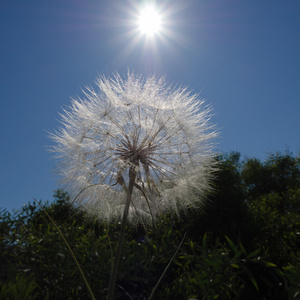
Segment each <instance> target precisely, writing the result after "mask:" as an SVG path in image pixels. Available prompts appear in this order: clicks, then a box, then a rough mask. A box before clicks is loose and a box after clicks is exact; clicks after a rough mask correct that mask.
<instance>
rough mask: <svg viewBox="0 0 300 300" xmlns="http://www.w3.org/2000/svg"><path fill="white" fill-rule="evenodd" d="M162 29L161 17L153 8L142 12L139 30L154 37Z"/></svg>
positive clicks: (147, 8) (149, 7) (150, 7)
mask: <svg viewBox="0 0 300 300" xmlns="http://www.w3.org/2000/svg"><path fill="white" fill-rule="evenodd" d="M160 28H161V18H160V15H159V14H158V12H157V11H156V10H155V9H154V8H153V7H152V6H148V7H146V8H145V9H144V10H142V11H141V13H140V16H139V29H140V31H141V32H142V33H143V34H147V35H153V34H155V33H158V32H159V30H160Z"/></svg>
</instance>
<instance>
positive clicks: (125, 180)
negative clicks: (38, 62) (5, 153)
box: [52, 74, 216, 224]
mask: <svg viewBox="0 0 300 300" xmlns="http://www.w3.org/2000/svg"><path fill="white" fill-rule="evenodd" d="M96 86H97V89H98V90H97V91H95V90H94V89H93V88H87V89H86V90H85V91H84V95H85V98H84V99H77V100H74V99H73V100H72V103H71V107H70V108H69V110H65V111H64V114H62V115H61V117H62V125H63V126H62V128H60V129H59V131H58V132H56V133H54V134H53V135H52V139H53V141H54V142H55V146H54V147H53V150H54V151H55V152H56V153H57V158H58V159H59V164H58V168H59V173H60V175H61V177H62V180H63V183H64V184H65V185H66V187H67V189H68V190H69V191H70V193H71V196H73V198H74V199H75V200H76V202H77V204H79V205H80V206H82V207H83V208H84V209H86V210H87V212H88V213H89V214H91V215H93V216H96V217H97V218H100V219H102V220H105V221H112V220H120V219H121V218H122V215H123V211H124V207H125V204H126V197H127V196H126V195H127V194H128V189H129V181H130V176H133V177H134V179H133V188H132V196H131V201H130V205H129V212H128V221H129V222H131V223H138V222H143V223H145V224H151V222H153V220H155V219H156V218H157V216H159V215H160V214H161V213H164V212H167V211H173V212H176V213H178V212H179V211H180V210H182V209H183V210H184V209H187V208H189V207H199V204H200V205H201V203H202V202H203V199H204V196H205V194H206V192H207V191H208V190H209V188H210V184H209V183H210V179H211V174H212V170H213V161H214V160H213V153H212V149H211V147H212V144H211V141H212V139H213V138H215V137H216V132H215V131H214V129H213V126H211V125H210V124H209V120H210V107H207V106H205V105H204V102H203V101H201V100H199V99H198V96H197V95H193V94H191V93H190V92H188V91H187V90H186V89H185V88H172V87H171V86H167V85H166V83H165V81H164V79H162V78H161V79H157V78H156V77H149V78H148V79H146V80H143V79H142V78H141V77H138V76H135V75H133V74H128V76H127V78H126V79H124V80H123V79H122V78H121V77H120V76H119V75H118V74H117V75H115V76H114V77H113V78H105V77H102V78H98V79H97V81H96ZM130 172H131V173H130ZM130 174H131V175H130Z"/></svg>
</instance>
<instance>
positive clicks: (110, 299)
mask: <svg viewBox="0 0 300 300" xmlns="http://www.w3.org/2000/svg"><path fill="white" fill-rule="evenodd" d="M135 177H136V171H135V169H134V167H131V168H130V169H129V186H128V190H127V198H126V203H125V208H124V213H123V219H122V224H121V230H120V235H119V240H118V246H117V252H116V257H115V260H114V264H113V270H112V272H111V275H110V280H109V285H108V294H107V300H113V297H114V289H115V284H116V279H117V272H118V269H119V265H120V259H121V254H122V249H123V244H124V239H125V229H126V223H127V218H128V212H129V206H130V202H131V196H132V190H133V186H134V182H135Z"/></svg>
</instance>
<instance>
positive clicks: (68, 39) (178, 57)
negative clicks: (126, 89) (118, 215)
mask: <svg viewBox="0 0 300 300" xmlns="http://www.w3.org/2000/svg"><path fill="white" fill-rule="evenodd" d="M147 2H148V3H149V2H152V3H155V1H131V0H119V1H118V0H110V1H108V0H107V1H102V0H97V1H96V0H81V1H79V0H72V1H71V0H51V1H50V0H28V1H24V0H22V1H21V0H20V1H13V0H0V92H1V108H0V134H1V147H0V154H1V155H0V159H1V169H0V187H1V197H0V199H1V200H0V207H2V208H7V209H9V210H12V209H18V208H21V207H22V205H24V204H26V203H28V202H32V201H33V198H37V199H38V200H44V201H45V200H52V194H53V191H54V190H56V189H57V188H58V184H57V181H56V180H57V178H56V176H55V173H54V172H53V167H54V161H53V160H52V159H51V157H52V154H51V153H49V152H48V151H47V146H50V145H51V141H50V140H49V138H48V133H47V131H53V130H55V129H57V127H58V126H59V122H58V119H59V115H58V112H62V108H63V107H66V106H67V105H68V104H69V101H70V97H74V98H76V97H77V96H81V95H82V93H81V89H82V88H84V86H85V85H90V84H92V83H93V81H94V80H95V78H96V76H97V75H101V74H104V75H107V76H110V75H112V74H113V73H115V72H118V73H120V74H121V75H126V73H127V71H128V70H129V71H131V72H135V73H137V74H141V75H143V76H147V75H149V74H156V75H158V76H165V77H166V80H167V82H170V83H178V84H180V85H183V86H187V87H188V88H189V89H190V90H192V91H194V92H195V93H200V97H202V98H205V99H207V103H209V104H211V105H212V106H213V107H214V110H213V112H214V117H213V119H212V121H213V122H214V123H216V124H217V127H218V128H219V131H220V138H219V140H218V145H217V146H216V151H218V152H230V151H239V152H241V154H242V155H243V156H247V157H257V158H259V159H264V158H266V157H267V154H268V153H269V152H276V151H280V152H284V151H285V150H286V149H289V150H290V151H292V152H293V153H294V154H295V155H296V154H298V153H299V152H300V140H299V129H300V118H299V112H300V17H299V16H300V1H298V0H294V1H293V0H290V1H283V0H282V1H277V0H272V1H271V0H269V1H268V0H266V1H261V0H243V1H241V0H235V1H233V0H226V1H224V0H209V1H208V0H206V1H205V0H185V1H183V0H182V1H178V0H160V1H157V8H158V10H159V11H160V12H161V14H162V18H163V26H164V30H163V31H161V33H160V34H159V35H156V36H155V38H153V39H149V38H147V37H145V36H141V35H140V34H139V32H138V31H137V26H136V19H137V15H138V12H139V9H140V8H141V6H142V5H144V4H145V3H147Z"/></svg>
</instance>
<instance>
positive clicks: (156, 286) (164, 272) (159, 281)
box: [148, 233, 187, 300]
mask: <svg viewBox="0 0 300 300" xmlns="http://www.w3.org/2000/svg"><path fill="white" fill-rule="evenodd" d="M186 234H187V233H185V234H184V235H183V238H182V240H181V242H180V244H179V246H178V248H177V250H176V252H175V253H174V255H173V257H172V258H171V260H170V261H169V263H168V265H167V266H166V268H165V270H164V271H163V273H162V274H161V276H160V278H159V279H158V281H157V283H156V285H155V287H154V288H153V290H152V292H151V295H150V296H149V298H148V300H152V299H153V297H154V294H155V292H156V290H157V288H158V286H159V284H160V283H161V281H162V279H163V277H164V276H165V274H166V272H167V271H168V269H169V267H170V266H171V264H172V262H173V261H174V259H175V258H176V256H177V253H178V251H179V249H180V248H181V246H182V244H183V242H184V240H185V237H186Z"/></svg>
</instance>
